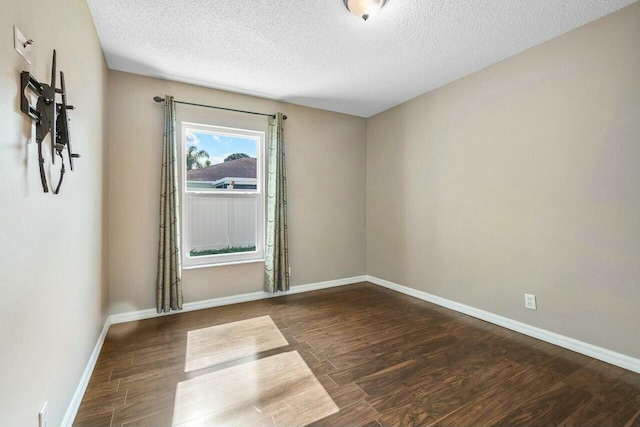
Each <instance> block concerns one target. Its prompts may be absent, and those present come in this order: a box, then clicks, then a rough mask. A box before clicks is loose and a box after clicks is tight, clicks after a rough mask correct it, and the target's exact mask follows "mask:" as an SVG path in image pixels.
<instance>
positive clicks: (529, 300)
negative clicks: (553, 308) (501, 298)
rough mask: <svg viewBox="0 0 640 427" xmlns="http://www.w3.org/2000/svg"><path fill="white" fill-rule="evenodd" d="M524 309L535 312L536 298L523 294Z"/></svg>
mask: <svg viewBox="0 0 640 427" xmlns="http://www.w3.org/2000/svg"><path fill="white" fill-rule="evenodd" d="M524 307H525V308H528V309H530V310H537V308H536V296H535V295H532V294H524Z"/></svg>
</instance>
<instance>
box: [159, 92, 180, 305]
mask: <svg viewBox="0 0 640 427" xmlns="http://www.w3.org/2000/svg"><path fill="white" fill-rule="evenodd" d="M177 153H178V149H177V145H176V107H175V103H174V102H173V97H172V96H169V95H167V96H165V103H164V137H163V143H162V175H161V189H160V243H159V245H158V278H157V280H156V310H157V311H158V313H160V312H162V311H170V310H181V309H182V257H181V254H180V203H179V199H178V197H179V196H178V154H177Z"/></svg>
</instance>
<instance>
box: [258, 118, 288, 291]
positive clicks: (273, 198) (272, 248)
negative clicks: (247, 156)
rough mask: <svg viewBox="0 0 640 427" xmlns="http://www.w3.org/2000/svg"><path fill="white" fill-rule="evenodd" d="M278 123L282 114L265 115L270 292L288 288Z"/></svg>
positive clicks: (282, 158)
mask: <svg viewBox="0 0 640 427" xmlns="http://www.w3.org/2000/svg"><path fill="white" fill-rule="evenodd" d="M282 122H283V115H282V113H277V114H276V117H275V118H269V149H268V153H267V156H268V159H267V165H268V166H267V168H268V169H267V172H268V174H267V209H266V217H267V224H266V242H265V277H264V290H265V291H266V292H272V293H273V292H277V291H287V290H289V247H288V236H287V176H286V169H285V152H284V129H283V127H282Z"/></svg>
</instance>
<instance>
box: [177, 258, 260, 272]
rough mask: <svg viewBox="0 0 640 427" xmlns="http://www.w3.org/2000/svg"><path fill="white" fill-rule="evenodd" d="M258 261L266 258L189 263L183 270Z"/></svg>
mask: <svg viewBox="0 0 640 427" xmlns="http://www.w3.org/2000/svg"><path fill="white" fill-rule="evenodd" d="M256 262H264V258H259V259H247V260H243V261H231V262H217V263H215V264H200V265H188V266H184V265H183V266H182V269H183V270H196V269H198V268H209V267H226V266H229V265H240V264H254V263H256Z"/></svg>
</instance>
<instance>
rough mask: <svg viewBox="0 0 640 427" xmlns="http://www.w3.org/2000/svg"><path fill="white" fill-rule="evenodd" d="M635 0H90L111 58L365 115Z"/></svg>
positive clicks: (147, 71)
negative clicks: (370, 10)
mask: <svg viewBox="0 0 640 427" xmlns="http://www.w3.org/2000/svg"><path fill="white" fill-rule="evenodd" d="M633 2H634V0H388V1H387V4H386V6H385V7H384V8H383V9H382V10H381V11H380V12H379V13H378V14H377V15H376V16H374V17H372V18H371V19H370V20H368V21H367V22H364V21H362V20H359V19H357V18H356V17H354V16H353V15H351V14H350V13H349V12H348V11H347V10H346V8H345V7H344V4H343V1H342V0H298V1H294V0H248V1H247V0H245V1H242V0H189V1H187V0H135V1H131V0H88V3H89V7H90V9H91V13H92V15H93V19H94V21H95V25H96V28H97V30H98V35H99V37H100V42H101V43H102V47H103V49H104V52H105V56H106V58H107V63H108V64H109V67H110V68H111V69H114V70H121V71H127V72H131V73H136V74H143V75H147V76H152V77H160V78H165V79H169V80H176V81H181V82H187V83H193V84H197V85H201V86H207V87H213V88H218V89H223V90H228V91H232V92H239V93H245V94H250V95H255V96H259V97H265V98H271V99H276V100H281V101H286V102H291V103H294V104H301V105H307V106H311V107H316V108H322V109H326V110H332V111H338V112H342V113H348V114H353V115H356V116H362V117H369V116H372V115H374V114H376V113H379V112H381V111H384V110H386V109H388V108H390V107H393V106H395V105H397V104H399V103H402V102H404V101H406V100H408V99H411V98H414V97H415V96H417V95H420V94H422V93H425V92H428V91H430V90H432V89H435V88H437V87H439V86H442V85H444V84H446V83H448V82H451V81H453V80H456V79H458V78H460V77H462V76H465V75H467V74H470V73H473V72H474V71H477V70H480V69H482V68H484V67H486V66H488V65H490V64H493V63H495V62H498V61H500V60H502V59H504V58H507V57H509V56H512V55H514V54H516V53H518V52H521V51H523V50H525V49H527V48H529V47H532V46H535V45H537V44H540V43H542V42H544V41H546V40H549V39H551V38H553V37H556V36H558V35H560V34H562V33H565V32H567V31H569V30H571V29H573V28H576V27H578V26H580V25H583V24H586V23H587V22H590V21H593V20H595V19H597V18H599V17H601V16H604V15H606V14H608V13H611V12H613V11H615V10H618V9H620V8H621V7H623V6H626V5H628V4H631V3H633ZM160 95H162V94H160ZM187 101H194V102H197V100H187Z"/></svg>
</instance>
